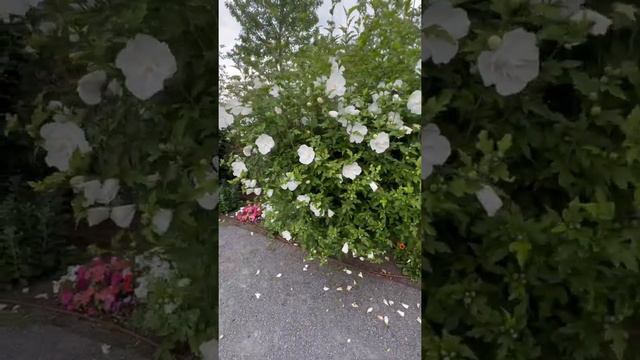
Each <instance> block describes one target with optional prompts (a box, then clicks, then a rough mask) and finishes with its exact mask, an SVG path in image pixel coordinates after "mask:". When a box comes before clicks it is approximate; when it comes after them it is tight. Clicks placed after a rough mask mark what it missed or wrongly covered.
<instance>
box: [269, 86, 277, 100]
mask: <svg viewBox="0 0 640 360" xmlns="http://www.w3.org/2000/svg"><path fill="white" fill-rule="evenodd" d="M269 95H271V96H273V97H276V98H277V97H279V96H280V87H279V86H278V85H273V86H272V87H271V89H270V90H269Z"/></svg>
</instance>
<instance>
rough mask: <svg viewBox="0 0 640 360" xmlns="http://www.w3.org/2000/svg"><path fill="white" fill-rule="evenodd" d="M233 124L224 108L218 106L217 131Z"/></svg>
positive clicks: (231, 118) (231, 117) (231, 116)
mask: <svg viewBox="0 0 640 360" xmlns="http://www.w3.org/2000/svg"><path fill="white" fill-rule="evenodd" d="M231 124H233V115H231V114H229V113H228V112H227V111H226V110H225V109H224V107H222V106H218V129H220V130H224V129H226V128H228V127H229V126H231Z"/></svg>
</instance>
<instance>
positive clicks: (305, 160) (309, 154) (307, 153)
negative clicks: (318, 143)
mask: <svg viewBox="0 0 640 360" xmlns="http://www.w3.org/2000/svg"><path fill="white" fill-rule="evenodd" d="M315 156H316V153H315V151H313V148H312V147H310V146H307V145H300V147H299V148H298V157H299V161H300V162H301V163H302V164H305V165H309V164H311V163H312V162H313V159H314V158H315Z"/></svg>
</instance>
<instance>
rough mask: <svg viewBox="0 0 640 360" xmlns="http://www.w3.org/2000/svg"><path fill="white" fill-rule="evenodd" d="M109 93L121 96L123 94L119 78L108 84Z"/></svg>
mask: <svg viewBox="0 0 640 360" xmlns="http://www.w3.org/2000/svg"><path fill="white" fill-rule="evenodd" d="M107 93H108V94H109V95H112V96H121V95H122V85H120V82H119V81H118V79H111V81H109V84H107Z"/></svg>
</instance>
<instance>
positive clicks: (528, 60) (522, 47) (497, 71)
mask: <svg viewBox="0 0 640 360" xmlns="http://www.w3.org/2000/svg"><path fill="white" fill-rule="evenodd" d="M539 67H540V55H539V51H538V46H537V45H536V35H535V34H533V33H530V32H527V31H525V30H524V29H522V28H518V29H515V30H512V31H509V32H508V33H506V34H505V35H504V37H503V39H502V43H501V44H500V47H499V48H497V49H496V50H488V51H483V52H481V53H480V56H478V70H479V72H480V75H481V77H482V82H483V83H484V85H485V86H491V85H495V86H496V91H497V92H498V94H500V95H502V96H508V95H513V94H516V93H519V92H520V91H522V90H523V89H524V88H525V87H526V86H527V84H528V83H529V82H530V81H532V80H533V79H535V78H536V77H538V74H539V71H540V69H539Z"/></svg>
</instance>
